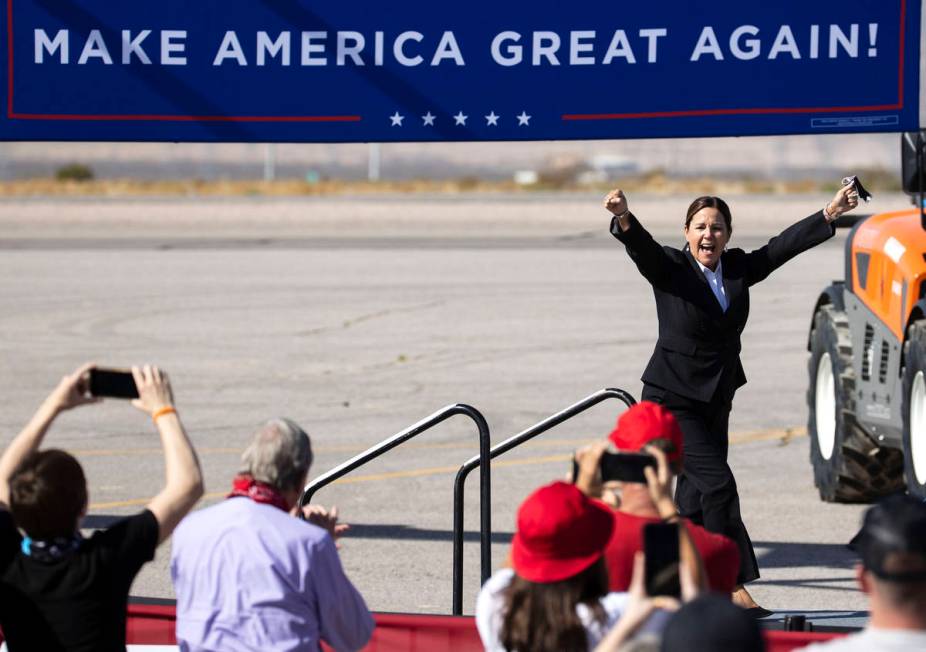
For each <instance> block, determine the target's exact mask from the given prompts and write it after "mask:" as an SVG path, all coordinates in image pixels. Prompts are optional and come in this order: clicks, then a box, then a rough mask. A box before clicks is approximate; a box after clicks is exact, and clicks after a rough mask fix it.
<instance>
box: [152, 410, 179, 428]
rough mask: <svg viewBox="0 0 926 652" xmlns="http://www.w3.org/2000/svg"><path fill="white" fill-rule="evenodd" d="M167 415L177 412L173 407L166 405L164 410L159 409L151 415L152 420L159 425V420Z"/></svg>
mask: <svg viewBox="0 0 926 652" xmlns="http://www.w3.org/2000/svg"><path fill="white" fill-rule="evenodd" d="M165 414H177V410H175V409H174V406H173V405H165V406H164V407H162V408H158V409H157V410H155V411H154V412H153V413H152V414H151V420H152V421H154V423H155V424H157V422H158V419H160V418H161V417H163V416H164V415H165Z"/></svg>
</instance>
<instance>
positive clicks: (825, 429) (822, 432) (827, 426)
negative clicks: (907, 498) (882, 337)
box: [814, 353, 926, 475]
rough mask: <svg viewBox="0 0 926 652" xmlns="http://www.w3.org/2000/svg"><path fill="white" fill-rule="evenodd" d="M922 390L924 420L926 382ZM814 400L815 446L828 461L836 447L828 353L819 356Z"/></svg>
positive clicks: (925, 459)
mask: <svg viewBox="0 0 926 652" xmlns="http://www.w3.org/2000/svg"><path fill="white" fill-rule="evenodd" d="M920 375H922V373H921V374H920ZM923 390H924V396H923V409H924V413H923V416H922V418H923V419H926V382H924V383H923ZM814 398H815V402H814V414H815V416H816V431H817V446H818V447H819V449H820V454H821V455H822V456H823V459H825V460H828V459H830V458H831V457H833V448H834V447H835V445H836V385H835V382H834V379H833V363H832V360H831V359H830V354H829V353H824V354H823V355H821V356H820V361H819V362H818V363H817V381H816V389H815V391H814ZM911 416H912V411H911ZM924 425H926V423H924ZM923 446H924V451H923V453H924V455H923V473H924V475H926V442H923Z"/></svg>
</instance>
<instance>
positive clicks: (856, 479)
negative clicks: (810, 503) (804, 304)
mask: <svg viewBox="0 0 926 652" xmlns="http://www.w3.org/2000/svg"><path fill="white" fill-rule="evenodd" d="M807 371H808V375H809V385H808V389H807V407H808V419H807V433H808V434H809V435H810V463H811V465H812V466H813V475H814V484H815V485H816V486H817V489H818V490H819V492H820V498H821V499H822V500H824V501H825V502H836V503H866V502H872V501H874V500H877V499H878V498H881V497H883V496H886V495H889V494H892V493H895V492H896V491H899V490H902V489H903V454H902V453H901V452H900V451H899V450H897V449H896V448H890V447H887V446H880V445H879V444H878V442H877V440H876V439H875V438H874V437H872V436H871V434H869V433H868V432H867V431H866V430H865V428H864V427H863V426H862V425H861V424H860V423H859V422H858V419H857V418H856V416H855V370H854V369H853V367H852V338H851V335H850V331H849V320H848V318H847V317H846V313H845V312H843V311H841V310H837V309H836V308H835V307H834V306H832V305H823V306H821V307H820V308H819V309H818V311H817V313H816V314H815V315H814V321H813V330H812V331H811V334H810V360H809V362H808V366H807Z"/></svg>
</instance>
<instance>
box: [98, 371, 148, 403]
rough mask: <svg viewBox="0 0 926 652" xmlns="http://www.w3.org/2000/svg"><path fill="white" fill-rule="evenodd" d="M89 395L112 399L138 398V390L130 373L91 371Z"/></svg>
mask: <svg viewBox="0 0 926 652" xmlns="http://www.w3.org/2000/svg"><path fill="white" fill-rule="evenodd" d="M90 395H91V396H109V397H112V398H138V388H137V387H136V386H135V378H134V377H133V376H132V372H130V371H121V370H119V369H96V368H94V369H91V370H90Z"/></svg>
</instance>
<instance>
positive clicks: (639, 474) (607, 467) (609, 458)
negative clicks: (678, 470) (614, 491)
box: [572, 452, 656, 484]
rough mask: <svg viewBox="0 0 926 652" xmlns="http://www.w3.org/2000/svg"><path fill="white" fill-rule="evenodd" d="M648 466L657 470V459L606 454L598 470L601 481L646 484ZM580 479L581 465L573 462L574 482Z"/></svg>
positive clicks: (625, 454)
mask: <svg viewBox="0 0 926 652" xmlns="http://www.w3.org/2000/svg"><path fill="white" fill-rule="evenodd" d="M647 466H651V467H653V468H654V469H655V468H656V458H655V457H653V456H652V455H648V454H646V453H607V452H606V453H604V454H603V455H602V456H601V462H599V465H598V468H599V469H600V470H601V481H602V482H609V481H611V480H620V481H621V482H638V483H640V484H646V475H645V474H644V473H643V469H644V468H645V467H647ZM578 477H579V463H578V462H576V460H575V458H573V460H572V478H573V482H575V479H576V478H578Z"/></svg>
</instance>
